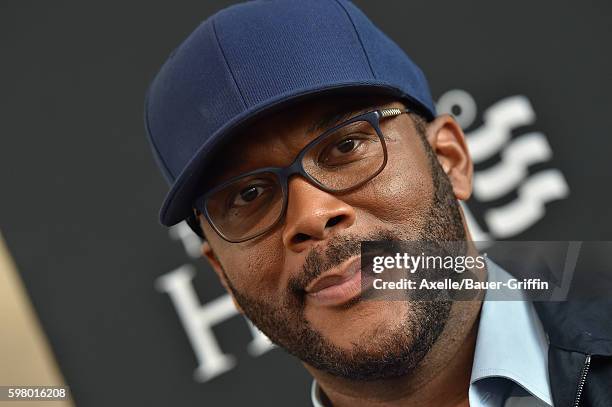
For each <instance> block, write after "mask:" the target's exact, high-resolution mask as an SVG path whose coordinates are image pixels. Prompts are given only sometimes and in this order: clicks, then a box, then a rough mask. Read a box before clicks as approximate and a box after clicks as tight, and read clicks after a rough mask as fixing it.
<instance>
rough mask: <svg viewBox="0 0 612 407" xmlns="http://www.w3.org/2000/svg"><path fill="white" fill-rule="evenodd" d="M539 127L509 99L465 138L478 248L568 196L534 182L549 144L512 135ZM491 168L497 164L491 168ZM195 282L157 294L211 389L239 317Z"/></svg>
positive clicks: (448, 105) (228, 364) (469, 120)
mask: <svg viewBox="0 0 612 407" xmlns="http://www.w3.org/2000/svg"><path fill="white" fill-rule="evenodd" d="M437 108H438V113H440V114H442V113H451V114H453V115H454V116H455V119H456V120H457V122H458V123H459V125H461V127H462V128H463V129H464V130H465V129H468V128H469V127H470V126H471V125H473V124H474V121H475V120H476V117H477V114H478V110H477V106H476V103H475V101H474V98H473V97H472V96H471V95H470V94H469V93H467V92H465V91H462V90H451V91H448V92H446V93H445V94H444V95H442V97H440V99H439V101H438V105H437ZM535 119H536V115H535V112H534V110H533V108H532V106H531V103H529V100H528V99H527V98H526V97H525V96H511V97H507V98H504V99H502V100H500V101H498V102H496V103H495V104H493V105H492V106H490V107H488V108H487V109H486V110H484V111H483V112H482V124H481V125H480V127H478V128H476V129H474V130H471V131H469V132H466V138H467V143H468V148H469V150H470V153H471V156H472V159H473V161H474V164H477V165H478V170H477V171H475V172H474V182H473V184H474V188H473V198H472V200H474V201H477V202H478V203H479V204H482V205H484V206H485V208H486V209H485V210H484V211H483V213H482V219H484V224H480V223H479V222H478V221H476V218H475V217H474V216H473V214H472V210H471V209H470V203H468V204H463V205H462V206H463V209H464V211H465V214H466V219H467V222H468V225H469V227H470V231H471V232H472V236H473V238H474V240H476V241H481V242H483V241H488V240H494V239H508V238H511V237H513V236H516V235H518V234H519V233H521V232H524V231H525V230H527V229H529V228H530V227H531V226H532V225H534V224H535V223H537V222H538V221H539V220H541V219H542V218H543V217H544V215H545V213H546V208H545V205H546V204H547V203H548V202H551V201H554V200H559V199H563V198H565V197H567V196H568V194H569V188H568V185H567V182H566V181H565V178H564V177H563V174H562V173H561V171H560V170H558V169H555V168H548V169H544V170H540V171H538V172H535V173H533V174H529V171H528V167H529V166H531V165H533V164H540V163H545V162H547V161H550V159H551V158H552V150H551V148H550V145H549V144H548V140H547V139H546V136H545V135H544V134H542V133H540V132H537V131H536V132H528V133H525V134H520V135H518V136H516V137H513V135H512V132H513V131H514V130H516V129H517V128H520V127H523V126H527V125H533V124H534V123H535ZM487 161H491V162H492V164H491V165H486V162H487ZM511 194H514V195H512V196H514V198H513V199H512V200H510V201H509V202H507V201H504V203H503V204H501V205H494V204H495V202H496V201H497V200H499V199H501V198H504V197H507V196H510V195H511ZM470 202H472V201H470ZM169 234H170V237H171V238H172V239H174V240H179V241H181V242H182V244H183V247H184V249H185V252H186V253H187V255H188V256H189V257H191V258H193V259H196V258H200V257H201V255H200V245H201V242H200V238H199V237H198V236H196V235H195V234H194V233H193V232H192V231H191V229H190V228H189V226H187V224H186V223H184V222H182V223H180V224H178V225H176V226H174V227H172V228H170V231H169ZM194 276H195V266H193V265H191V264H185V265H183V266H181V267H179V268H177V269H175V270H173V271H171V272H170V273H167V274H164V275H162V276H160V277H158V278H157V279H156V281H155V286H156V288H157V289H158V290H159V291H160V292H164V293H167V294H168V295H169V296H170V299H171V300H172V303H173V304H174V307H175V308H176V312H177V314H178V316H179V318H180V320H181V323H182V324H183V327H184V329H185V332H186V333H187V336H188V338H189V341H190V343H191V346H192V348H193V351H194V353H195V356H196V358H197V361H198V367H197V368H196V369H195V372H194V379H195V380H196V381H198V382H207V381H209V380H211V379H213V378H215V377H217V376H219V375H221V374H223V373H226V372H228V371H230V370H231V369H233V368H235V367H236V366H237V360H236V357H235V356H233V355H231V354H227V353H224V352H223V351H222V350H221V347H220V346H219V342H218V341H217V338H216V337H215V334H214V332H213V329H212V328H213V327H214V326H215V325H217V324H219V323H221V322H223V321H226V320H228V319H230V318H233V317H235V316H237V315H239V313H238V311H237V310H236V308H235V307H234V304H233V301H232V299H231V297H230V295H229V294H224V295H222V296H220V297H219V298H217V299H215V300H212V301H210V302H207V303H206V304H201V303H200V301H199V299H198V296H197V294H196V291H195V288H194V286H193V284H192V280H193V278H194ZM245 320H246V319H245ZM246 323H247V325H248V327H249V329H250V332H251V334H252V337H253V339H252V340H251V341H250V343H248V344H246V346H247V351H248V353H249V354H250V355H251V356H253V357H257V356H260V355H262V354H264V353H266V352H267V351H269V350H270V349H273V348H274V345H273V344H272V343H271V342H270V341H269V340H268V338H266V336H265V335H264V334H262V333H261V332H260V331H259V330H258V329H257V328H255V326H253V324H252V323H251V322H250V321H248V320H246Z"/></svg>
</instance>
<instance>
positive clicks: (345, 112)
mask: <svg viewBox="0 0 612 407" xmlns="http://www.w3.org/2000/svg"><path fill="white" fill-rule="evenodd" d="M379 108H380V107H379V106H377V105H372V104H368V105H367V106H364V105H363V104H362V105H361V107H358V106H352V107H343V108H340V109H336V110H332V111H329V112H327V113H325V114H323V115H322V116H321V117H320V118H319V119H318V120H316V121H315V122H314V123H313V124H312V125H311V126H310V127H308V130H307V132H308V133H315V132H316V133H322V132H324V131H325V130H327V129H329V128H330V127H332V126H333V125H335V124H338V123H340V122H342V121H344V120H347V119H349V118H351V117H353V116H358V115H360V114H362V113H365V112H369V111H372V110H376V109H379Z"/></svg>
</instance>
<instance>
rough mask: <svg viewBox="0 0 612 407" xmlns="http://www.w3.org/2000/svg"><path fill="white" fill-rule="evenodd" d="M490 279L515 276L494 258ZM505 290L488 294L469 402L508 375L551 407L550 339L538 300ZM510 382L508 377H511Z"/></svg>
mask: <svg viewBox="0 0 612 407" xmlns="http://www.w3.org/2000/svg"><path fill="white" fill-rule="evenodd" d="M487 265H488V280H489V281H501V282H504V281H508V280H509V279H512V278H513V277H512V276H511V275H510V274H509V273H508V272H506V271H505V270H504V269H502V268H501V267H499V266H498V265H497V264H495V263H494V262H492V261H490V260H489V261H488V262H487ZM494 296H495V297H496V298H500V297H501V298H503V297H504V294H503V293H502V294H501V295H500V293H492V292H491V291H490V290H489V291H487V293H486V294H485V298H484V301H483V303H482V309H481V311H480V322H479V324H478V337H477V339H476V349H475V352H474V363H473V365H472V377H471V381H470V383H471V384H472V385H471V386H470V394H469V395H470V405H480V403H478V401H479V400H482V399H486V398H487V397H490V393H491V392H495V387H497V386H499V384H500V382H499V380H495V379H494V380H489V379H493V378H504V379H507V380H510V381H512V382H514V383H516V384H518V385H519V386H521V387H522V388H523V389H524V390H525V391H526V392H528V393H530V394H531V395H532V396H534V397H536V398H537V399H539V400H540V401H542V402H544V403H546V404H547V405H549V406H552V404H553V403H552V395H551V392H550V383H549V379H548V340H547V338H546V334H545V333H544V329H543V328H542V324H541V322H540V320H539V318H538V316H537V314H536V313H535V310H534V308H533V304H532V303H531V302H530V301H529V300H528V299H527V298H526V296H525V295H524V293H522V292H521V291H518V290H515V291H513V292H512V293H510V294H509V296H507V297H505V298H510V297H511V298H512V300H511V301H508V300H492V297H494ZM507 380H506V381H507Z"/></svg>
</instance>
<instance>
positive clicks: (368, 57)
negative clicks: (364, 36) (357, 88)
mask: <svg viewBox="0 0 612 407" xmlns="http://www.w3.org/2000/svg"><path fill="white" fill-rule="evenodd" d="M335 1H336V3H337V4H338V5H339V6H340V8H341V9H342V10H343V11H344V13H345V14H346V17H347V18H348V20H349V21H350V23H351V26H352V27H353V30H355V35H356V36H357V40H358V41H359V45H361V49H362V51H363V55H364V56H365V59H366V62H367V63H368V67H369V68H370V73H371V74H372V77H373V78H374V79H378V78H377V77H376V73H375V72H374V68H373V67H372V63H371V62H370V56H369V55H368V52H367V51H366V49H365V46H364V45H363V41H362V40H361V35H359V30H357V27H356V26H355V22H354V21H353V18H352V17H351V14H350V13H349V12H348V10H347V9H346V7H344V5H343V4H342V3H341V2H340V1H339V0H335Z"/></svg>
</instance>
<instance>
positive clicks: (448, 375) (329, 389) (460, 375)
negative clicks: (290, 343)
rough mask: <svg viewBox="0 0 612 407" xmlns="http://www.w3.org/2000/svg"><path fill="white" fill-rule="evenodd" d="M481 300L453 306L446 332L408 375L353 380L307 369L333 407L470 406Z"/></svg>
mask: <svg viewBox="0 0 612 407" xmlns="http://www.w3.org/2000/svg"><path fill="white" fill-rule="evenodd" d="M481 304H482V303H481V302H480V301H458V302H455V303H454V304H453V307H452V309H451V314H450V316H449V319H448V322H447V324H446V326H445V327H444V330H443V331H442V333H441V334H440V337H439V338H438V340H437V341H436V343H435V344H434V345H433V346H432V348H431V350H430V351H429V352H428V354H427V355H426V356H425V357H424V358H423V360H422V361H421V363H419V365H418V366H417V367H416V368H415V370H414V371H412V372H411V373H410V374H409V375H407V376H405V377H398V378H393V379H385V380H379V381H371V382H364V381H352V380H347V379H343V378H339V377H336V376H331V375H329V374H327V373H325V372H322V371H320V370H317V369H314V368H312V367H311V366H306V368H307V369H308V370H309V371H310V373H311V374H312V375H313V376H314V377H315V379H316V380H317V382H318V383H319V386H320V387H321V389H322V390H323V392H324V393H325V395H326V396H327V397H328V398H329V400H330V401H331V403H332V404H333V406H335V407H343V406H355V405H360V406H383V405H384V406H388V407H393V406H412V405H414V406H423V405H424V406H440V407H451V406H453V407H457V406H468V388H469V385H470V376H471V371H472V362H473V359H474V348H475V345H476V336H477V333H478V332H477V331H478V324H477V320H478V315H479V312H480V306H481Z"/></svg>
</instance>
